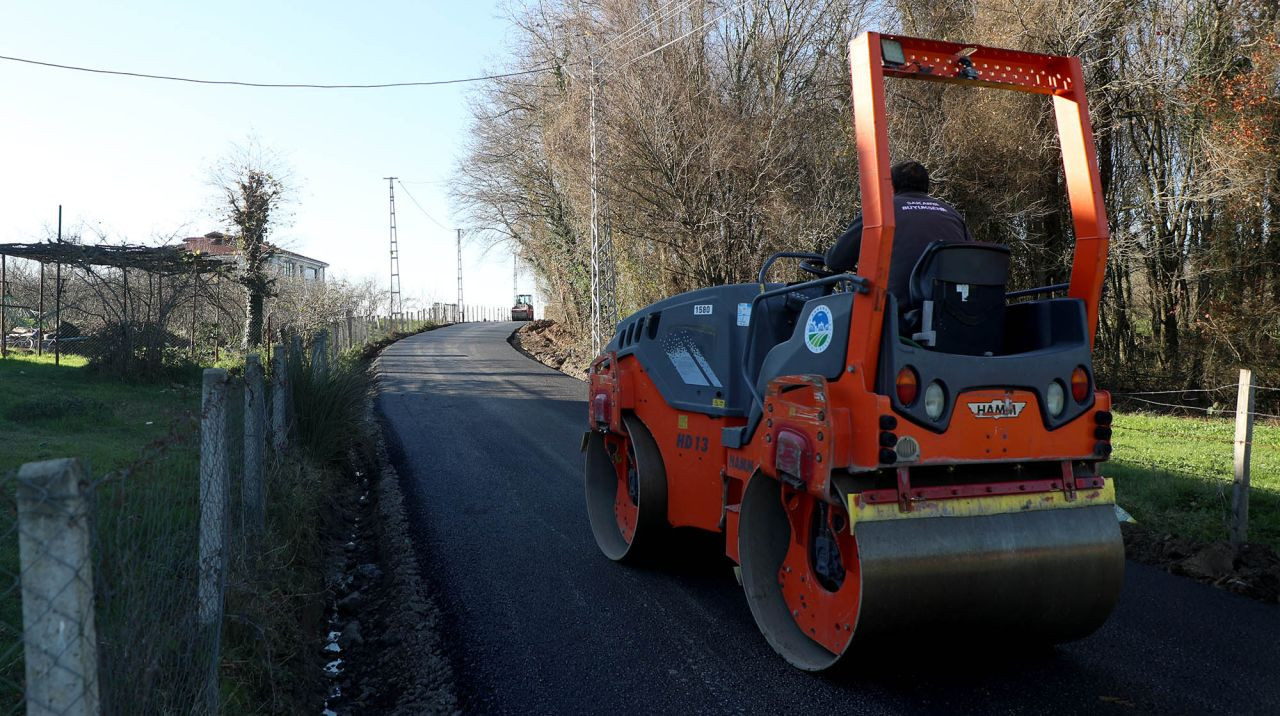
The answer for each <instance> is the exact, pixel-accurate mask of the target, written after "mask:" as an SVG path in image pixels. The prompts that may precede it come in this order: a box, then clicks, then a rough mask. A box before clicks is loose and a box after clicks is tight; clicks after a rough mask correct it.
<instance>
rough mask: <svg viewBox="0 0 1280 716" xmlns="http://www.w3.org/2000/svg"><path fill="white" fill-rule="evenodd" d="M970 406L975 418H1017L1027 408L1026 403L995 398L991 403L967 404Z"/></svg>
mask: <svg viewBox="0 0 1280 716" xmlns="http://www.w3.org/2000/svg"><path fill="white" fill-rule="evenodd" d="M966 405H968V406H969V412H971V413H973V417H975V418H994V419H996V420H999V419H1000V418H1016V417H1018V416H1019V415H1022V409H1023V408H1025V407H1027V404H1026V403H1015V402H1013V401H1012V400H1010V399H1008V398H1004V399H1000V398H995V399H993V400H992V401H991V402H989V403H966Z"/></svg>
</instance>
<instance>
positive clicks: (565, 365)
mask: <svg viewBox="0 0 1280 716" xmlns="http://www.w3.org/2000/svg"><path fill="white" fill-rule="evenodd" d="M511 345H513V346H515V347H516V348H517V349H518V350H520V351H521V352H523V353H525V354H526V355H528V356H529V357H530V358H533V359H534V360H536V361H538V362H539V363H542V364H543V365H546V366H549V367H551V368H555V369H556V370H558V371H561V372H562V373H566V374H568V375H571V376H573V377H574V378H577V379H578V380H586V379H587V372H588V369H590V367H591V361H592V359H593V358H595V356H593V355H591V351H590V349H589V348H588V347H586V346H584V345H582V344H580V343H578V342H576V341H574V340H573V338H572V337H571V336H570V335H569V332H568V330H567V329H566V328H565V327H564V326H563V325H561V324H559V323H556V322H555V321H548V320H540V321H530V322H529V323H526V324H524V325H523V326H521V327H520V328H519V329H518V330H516V332H515V333H512V334H511Z"/></svg>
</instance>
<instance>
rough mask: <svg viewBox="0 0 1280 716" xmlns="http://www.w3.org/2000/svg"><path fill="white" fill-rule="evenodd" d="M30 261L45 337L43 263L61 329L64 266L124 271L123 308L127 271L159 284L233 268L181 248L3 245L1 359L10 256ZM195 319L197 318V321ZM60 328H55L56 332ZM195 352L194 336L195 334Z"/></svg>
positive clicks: (0, 265)
mask: <svg viewBox="0 0 1280 716" xmlns="http://www.w3.org/2000/svg"><path fill="white" fill-rule="evenodd" d="M10 256H12V257H14V258H21V259H27V260H30V261H36V262H38V263H39V264H40V299H39V302H40V305H39V306H38V307H37V310H36V314H37V321H38V327H37V331H38V332H39V333H40V335H41V336H43V333H44V313H45V312H44V273H45V264H54V265H55V266H56V277H55V282H54V286H55V290H54V326H61V325H62V267H63V266H64V265H65V266H69V267H72V268H80V269H84V270H85V271H86V272H88V271H89V270H91V269H92V268H93V267H96V266H106V267H110V268H116V269H120V270H121V272H122V276H123V280H124V294H123V295H124V304H125V306H126V309H127V306H128V302H129V270H130V269H134V270H137V271H142V272H144V273H146V274H149V275H151V276H155V277H156V280H157V281H158V282H159V281H163V279H164V277H165V276H176V275H180V274H185V275H189V276H194V277H197V278H198V277H200V276H203V275H205V274H220V273H225V272H227V271H229V270H230V268H231V265H230V264H228V263H227V262H226V261H222V260H219V259H216V258H213V257H211V256H206V255H202V254H196V253H192V252H190V251H187V250H186V249H183V248H181V247H178V246H137V245H127V244H121V245H110V244H96V245H86V244H73V243H69V242H64V241H49V242H44V243H32V244H0V356H4V355H7V354H8V349H9V347H8V326H7V325H6V319H7V317H6V315H5V309H6V308H10V307H12V306H10V305H9V304H8V303H7V302H6V300H7V299H6V298H5V297H6V296H7V295H8V285H9V284H8V258H9V257H10ZM192 315H193V316H194V315H195V302H194V301H193V302H192ZM193 320H194V319H193ZM55 330H56V328H55ZM58 344H59V341H54V351H55V353H54V360H55V362H58V361H59V360H60V358H61V355H60V353H61V350H60V347H59V345H58ZM36 345H37V350H38V351H39V350H41V345H42V341H41V342H37V344H36ZM192 346H193V350H194V336H193V344H192Z"/></svg>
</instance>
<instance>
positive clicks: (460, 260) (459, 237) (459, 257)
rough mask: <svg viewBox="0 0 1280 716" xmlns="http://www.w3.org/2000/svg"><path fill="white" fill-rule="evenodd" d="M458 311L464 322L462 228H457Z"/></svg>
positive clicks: (465, 318)
mask: <svg viewBox="0 0 1280 716" xmlns="http://www.w3.org/2000/svg"><path fill="white" fill-rule="evenodd" d="M458 311H459V312H460V313H461V314H462V320H463V322H466V320H467V315H466V312H465V311H463V310H462V229H458Z"/></svg>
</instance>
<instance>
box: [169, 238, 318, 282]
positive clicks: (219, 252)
mask: <svg viewBox="0 0 1280 716" xmlns="http://www.w3.org/2000/svg"><path fill="white" fill-rule="evenodd" d="M182 245H183V247H184V248H186V250H187V251H190V252H191V253H193V254H201V255H205V256H212V257H214V258H223V257H225V260H227V261H238V260H239V257H240V249H239V248H237V247H236V244H235V240H234V239H232V238H231V237H230V236H227V235H226V234H223V233H222V232H219V231H211V232H209V233H207V234H205V235H204V236H192V237H189V238H186V239H183V240H182ZM271 252H272V254H271V258H270V259H268V263H269V265H270V266H271V267H272V268H274V269H275V270H276V271H277V272H278V273H279V274H280V275H281V276H284V277H286V278H300V279H302V280H304V281H324V272H325V269H327V268H329V264H327V263H325V262H323V261H321V260H319V259H313V258H311V257H310V256H303V255H302V254H299V253H295V252H293V251H289V250H286V249H282V248H280V247H279V246H271Z"/></svg>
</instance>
